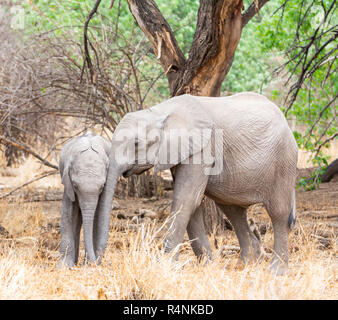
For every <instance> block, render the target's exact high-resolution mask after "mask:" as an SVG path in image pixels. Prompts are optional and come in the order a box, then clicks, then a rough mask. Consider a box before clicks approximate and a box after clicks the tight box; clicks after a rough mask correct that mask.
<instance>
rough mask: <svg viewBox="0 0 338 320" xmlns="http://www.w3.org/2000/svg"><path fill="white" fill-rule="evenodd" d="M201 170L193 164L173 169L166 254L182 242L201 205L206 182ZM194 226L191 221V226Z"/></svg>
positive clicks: (206, 177) (165, 243)
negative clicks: (172, 194)
mask: <svg viewBox="0 0 338 320" xmlns="http://www.w3.org/2000/svg"><path fill="white" fill-rule="evenodd" d="M203 169H204V168H203V165H195V164H194V165H193V164H180V165H178V166H177V167H176V168H175V184H174V197H173V203H172V206H171V212H170V215H169V219H168V223H167V226H168V228H167V236H166V238H165V240H164V249H165V251H166V252H170V251H171V250H173V249H174V248H176V247H177V246H178V245H180V244H181V243H182V242H183V238H184V233H185V231H186V229H187V226H188V223H189V221H190V218H191V216H192V214H193V213H194V212H195V210H196V209H197V207H199V205H200V203H201V200H202V197H203V195H204V191H205V188H206V185H207V181H208V176H206V175H205V174H204V170H203ZM194 224H195V223H194V220H193V222H192V224H191V226H193V225H194ZM192 229H193V228H191V230H192ZM194 230H195V229H194ZM176 258H178V254H177V255H176Z"/></svg>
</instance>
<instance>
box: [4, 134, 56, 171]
mask: <svg viewBox="0 0 338 320" xmlns="http://www.w3.org/2000/svg"><path fill="white" fill-rule="evenodd" d="M1 140H2V141H4V142H6V143H9V144H10V145H12V146H13V147H15V148H17V149H20V150H22V151H24V152H27V153H29V154H31V155H32V156H33V157H35V158H37V159H39V160H40V161H41V162H42V163H43V164H44V165H45V166H47V167H50V168H54V169H56V170H58V169H59V168H58V166H56V165H54V164H52V163H50V162H49V161H47V160H46V159H43V158H42V157H41V156H40V155H39V154H37V153H36V152H35V151H33V150H32V149H31V147H29V146H28V145H26V144H25V143H23V142H18V141H13V140H11V139H8V138H6V137H4V136H0V141H1Z"/></svg>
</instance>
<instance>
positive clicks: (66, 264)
mask: <svg viewBox="0 0 338 320" xmlns="http://www.w3.org/2000/svg"><path fill="white" fill-rule="evenodd" d="M75 265H76V263H75V261H74V260H73V259H71V258H70V257H64V258H61V259H60V260H59V263H58V269H59V270H61V269H64V268H68V269H71V268H73V267H75Z"/></svg>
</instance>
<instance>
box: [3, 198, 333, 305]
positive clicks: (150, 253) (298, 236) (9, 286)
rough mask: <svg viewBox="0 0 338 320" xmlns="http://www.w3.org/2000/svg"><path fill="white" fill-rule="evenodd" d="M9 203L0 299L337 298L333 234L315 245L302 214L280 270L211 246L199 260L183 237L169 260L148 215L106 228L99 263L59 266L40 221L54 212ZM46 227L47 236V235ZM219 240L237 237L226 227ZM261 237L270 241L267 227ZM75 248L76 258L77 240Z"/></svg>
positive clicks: (44, 222) (5, 208)
mask: <svg viewBox="0 0 338 320" xmlns="http://www.w3.org/2000/svg"><path fill="white" fill-rule="evenodd" d="M11 206H12V207H13V206H14V205H13V204H5V203H2V204H1V206H0V217H1V219H0V223H1V222H2V223H3V225H4V226H6V227H8V229H9V230H10V231H11V233H12V235H13V239H7V240H0V299H337V298H338V290H337V289H338V287H337V256H336V255H337V251H336V250H337V248H336V242H337V241H336V239H333V240H334V241H333V247H332V248H331V249H330V250H321V249H319V246H318V242H317V240H316V239H314V238H312V237H310V234H311V233H312V232H313V230H307V228H310V227H309V226H307V225H305V224H304V225H302V222H301V221H300V223H299V224H298V227H297V228H296V231H293V232H292V233H291V235H290V251H291V255H290V258H291V259H290V271H289V273H288V274H287V275H286V276H284V277H276V276H274V275H273V274H271V273H270V272H269V271H268V269H269V268H268V267H269V261H268V259H267V260H266V261H263V262H262V263H261V264H257V265H248V266H242V265H240V264H238V256H237V254H234V255H230V256H225V257H224V256H222V255H221V254H220V251H219V250H217V249H215V248H213V253H214V260H213V261H212V262H210V263H208V264H207V265H205V266H203V265H202V264H198V263H197V262H196V259H195V257H194V256H193V254H192V250H191V248H190V246H189V243H188V242H187V241H186V242H185V243H184V244H183V246H182V247H181V255H180V259H179V261H178V262H175V261H174V260H173V259H172V256H171V255H167V254H165V253H164V252H163V250H162V236H161V235H160V233H158V231H157V230H158V228H159V227H160V224H158V223H154V222H153V223H149V224H142V225H140V226H139V228H138V230H137V231H131V230H129V229H128V228H127V229H126V230H125V231H119V230H117V229H114V228H112V229H111V230H110V237H109V242H108V247H107V250H106V253H105V256H104V259H103V262H102V264H101V265H100V266H79V267H75V268H73V269H71V270H68V269H64V270H58V269H57V261H58V246H57V245H55V243H58V235H57V233H55V230H49V231H48V228H47V229H46V226H47V225H48V223H49V224H50V223H51V221H53V223H55V222H56V221H57V217H56V216H55V215H54V217H52V218H51V217H49V216H48V214H47V213H46V212H44V210H43V208H42V207H41V208H38V207H37V206H38V204H37V205H34V206H32V205H26V206H25V205H22V204H21V205H20V207H24V209H23V211H22V214H20V215H14V214H8V210H9V209H10V208H11ZM6 213H7V215H6ZM44 215H45V216H44ZM46 215H47V216H46ZM28 221H29V223H28ZM10 224H11V225H12V227H11V228H10V227H9V226H10ZM14 225H16V227H14ZM20 226H21V227H20ZM316 228H318V226H317V227H316ZM42 230H45V231H42ZM46 230H47V231H46ZM53 232H54V234H55V235H56V236H55V237H56V238H55V239H51V241H54V242H53V243H54V244H50V243H46V241H45V238H46V237H48V234H49V235H50V234H52V233H53ZM42 233H43V234H42ZM218 242H219V243H220V244H222V243H226V244H237V240H236V237H235V235H234V233H233V232H228V233H227V234H225V235H224V236H222V237H220V238H218ZM264 244H265V246H266V247H271V246H272V233H271V232H270V231H268V232H267V234H266V235H265V237H264ZM80 255H81V258H82V259H83V256H84V252H83V245H81V251H80Z"/></svg>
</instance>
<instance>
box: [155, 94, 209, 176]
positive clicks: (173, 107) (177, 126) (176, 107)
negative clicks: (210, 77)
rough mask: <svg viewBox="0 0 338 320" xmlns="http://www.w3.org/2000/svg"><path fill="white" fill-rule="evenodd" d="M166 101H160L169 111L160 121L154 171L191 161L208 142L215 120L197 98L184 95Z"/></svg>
mask: <svg viewBox="0 0 338 320" xmlns="http://www.w3.org/2000/svg"><path fill="white" fill-rule="evenodd" d="M167 103H168V105H165V103H162V104H161V108H166V107H167V112H166V113H165V114H164V115H163V111H162V116H159V118H158V122H157V127H158V128H160V129H161V130H160V132H161V136H160V140H159V149H158V154H157V157H156V159H155V163H154V167H155V171H160V170H166V169H169V168H171V167H173V166H175V165H177V164H179V163H188V161H189V158H190V157H191V156H193V155H195V154H197V153H200V152H201V151H202V150H203V149H204V148H205V147H206V146H207V145H208V143H209V141H210V139H211V133H212V128H213V121H212V119H211V118H210V117H209V115H208V114H207V113H206V112H205V110H204V109H203V107H202V105H201V103H200V101H198V100H197V99H196V98H195V97H193V96H190V95H183V96H179V97H175V98H172V99H170V100H169V101H167ZM159 107H160V105H159ZM158 110H161V109H160V108H159V109H158ZM162 110H163V109H162Z"/></svg>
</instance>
